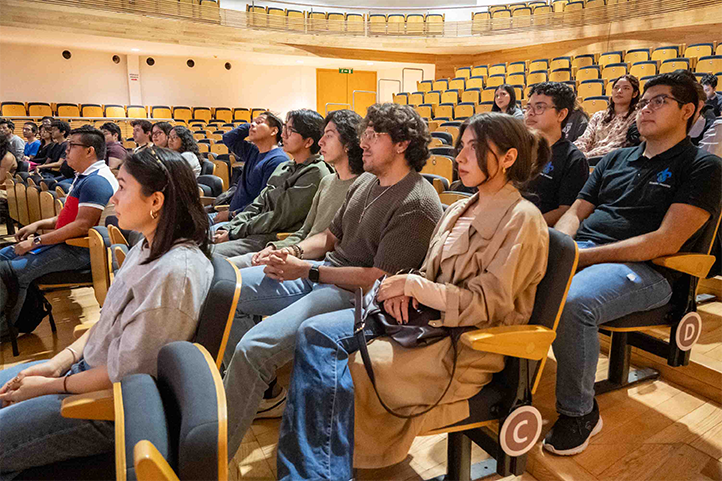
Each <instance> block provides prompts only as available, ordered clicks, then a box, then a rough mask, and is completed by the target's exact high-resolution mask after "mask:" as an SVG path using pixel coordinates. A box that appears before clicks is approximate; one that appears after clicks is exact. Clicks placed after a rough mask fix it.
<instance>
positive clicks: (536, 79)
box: [526, 70, 547, 85]
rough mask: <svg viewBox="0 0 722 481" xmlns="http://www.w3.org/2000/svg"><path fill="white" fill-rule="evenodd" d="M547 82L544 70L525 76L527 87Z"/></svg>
mask: <svg viewBox="0 0 722 481" xmlns="http://www.w3.org/2000/svg"><path fill="white" fill-rule="evenodd" d="M546 81H547V71H546V70H539V71H535V72H530V73H529V75H527V76H526V84H527V85H534V84H538V83H541V82H546Z"/></svg>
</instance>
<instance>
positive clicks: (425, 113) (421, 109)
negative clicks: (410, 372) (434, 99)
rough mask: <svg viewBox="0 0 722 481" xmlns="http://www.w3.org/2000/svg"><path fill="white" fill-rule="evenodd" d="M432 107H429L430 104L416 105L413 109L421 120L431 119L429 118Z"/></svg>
mask: <svg viewBox="0 0 722 481" xmlns="http://www.w3.org/2000/svg"><path fill="white" fill-rule="evenodd" d="M433 107H434V106H433V105H431V104H420V105H416V106H415V107H414V110H416V112H417V113H418V114H419V116H421V117H422V118H425V119H430V118H431V117H432V116H431V111H432V109H433Z"/></svg>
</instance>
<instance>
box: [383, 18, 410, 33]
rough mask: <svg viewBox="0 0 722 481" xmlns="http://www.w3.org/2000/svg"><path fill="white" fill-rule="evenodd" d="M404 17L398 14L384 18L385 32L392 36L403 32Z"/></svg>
mask: <svg viewBox="0 0 722 481" xmlns="http://www.w3.org/2000/svg"><path fill="white" fill-rule="evenodd" d="M405 24H406V17H405V16H404V15H403V14H400V13H390V14H388V15H387V16H386V31H387V32H388V33H393V34H397V35H398V34H401V33H404V32H405Z"/></svg>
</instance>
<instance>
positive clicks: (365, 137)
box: [359, 130, 390, 144]
mask: <svg viewBox="0 0 722 481" xmlns="http://www.w3.org/2000/svg"><path fill="white" fill-rule="evenodd" d="M382 135H390V134H389V133H387V132H374V131H373V130H367V131H366V132H364V133H363V134H361V137H360V138H359V140H360V141H361V142H365V143H367V144H374V143H376V141H377V140H379V137H381V136H382Z"/></svg>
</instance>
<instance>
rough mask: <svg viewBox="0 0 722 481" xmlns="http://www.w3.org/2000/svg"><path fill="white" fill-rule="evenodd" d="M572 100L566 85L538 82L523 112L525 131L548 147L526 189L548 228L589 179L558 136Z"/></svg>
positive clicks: (582, 161)
mask: <svg viewBox="0 0 722 481" xmlns="http://www.w3.org/2000/svg"><path fill="white" fill-rule="evenodd" d="M576 98H577V96H576V95H575V94H574V91H573V90H572V88H571V87H569V86H568V85H566V84H563V83H561V82H542V83H538V84H536V85H534V86H533V87H532V88H531V91H530V96H529V103H528V104H526V108H525V109H524V122H525V123H526V125H527V127H529V128H531V129H534V130H538V131H539V132H541V134H542V135H543V136H544V137H546V139H547V142H549V145H551V146H552V158H551V160H550V161H549V163H548V164H547V165H546V167H544V170H543V171H542V173H541V174H539V176H538V177H537V178H536V179H534V180H533V181H532V182H531V183H530V184H529V187H528V190H529V192H531V193H532V194H534V195H533V196H532V197H531V198H530V199H529V200H531V201H532V202H534V204H535V205H536V206H537V207H539V210H541V211H542V214H544V220H545V221H547V225H550V226H553V225H554V224H556V223H557V221H558V220H559V219H560V218H561V217H562V215H564V213H565V212H566V211H567V210H569V207H571V205H572V204H573V203H574V201H575V200H576V198H577V194H579V191H580V190H581V189H582V187H584V183H585V182H586V181H587V179H588V178H589V164H588V163H587V158H586V157H584V154H582V152H581V151H580V150H579V149H578V148H577V147H576V146H575V145H574V144H573V143H571V142H569V141H568V140H567V139H566V136H565V135H564V133H563V132H562V130H563V129H564V126H565V125H566V123H567V120H569V114H570V112H572V111H573V110H574V103H575V101H576Z"/></svg>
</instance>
